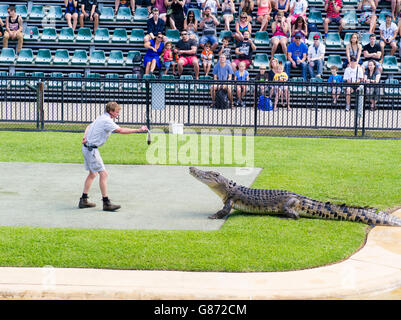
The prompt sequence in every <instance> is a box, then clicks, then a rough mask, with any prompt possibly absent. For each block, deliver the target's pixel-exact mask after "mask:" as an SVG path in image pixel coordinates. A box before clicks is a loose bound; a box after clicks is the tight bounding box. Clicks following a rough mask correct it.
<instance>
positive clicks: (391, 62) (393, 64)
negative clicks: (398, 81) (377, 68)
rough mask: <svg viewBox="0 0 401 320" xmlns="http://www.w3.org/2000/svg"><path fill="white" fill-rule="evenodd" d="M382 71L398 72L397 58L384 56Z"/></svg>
mask: <svg viewBox="0 0 401 320" xmlns="http://www.w3.org/2000/svg"><path fill="white" fill-rule="evenodd" d="M383 71H384V72H398V71H399V68H398V63H397V58H396V57H394V56H384V58H383Z"/></svg>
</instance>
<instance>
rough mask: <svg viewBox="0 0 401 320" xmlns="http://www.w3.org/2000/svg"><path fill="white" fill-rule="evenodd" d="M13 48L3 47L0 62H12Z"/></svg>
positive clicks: (13, 59)
mask: <svg viewBox="0 0 401 320" xmlns="http://www.w3.org/2000/svg"><path fill="white" fill-rule="evenodd" d="M14 61H15V50H14V48H3V49H2V50H1V54H0V63H7V64H14Z"/></svg>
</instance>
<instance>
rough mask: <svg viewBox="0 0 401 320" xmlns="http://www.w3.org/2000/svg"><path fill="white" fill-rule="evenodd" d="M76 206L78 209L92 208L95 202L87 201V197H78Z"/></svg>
mask: <svg viewBox="0 0 401 320" xmlns="http://www.w3.org/2000/svg"><path fill="white" fill-rule="evenodd" d="M78 207H79V208H80V209H83V208H93V207H96V203H92V202H89V201H88V198H80V199H79V204H78Z"/></svg>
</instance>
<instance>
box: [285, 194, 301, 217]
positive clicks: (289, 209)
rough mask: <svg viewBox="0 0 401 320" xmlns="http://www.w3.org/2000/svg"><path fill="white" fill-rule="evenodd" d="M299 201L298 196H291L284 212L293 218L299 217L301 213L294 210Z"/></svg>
mask: <svg viewBox="0 0 401 320" xmlns="http://www.w3.org/2000/svg"><path fill="white" fill-rule="evenodd" d="M298 203H299V200H298V199H297V198H290V199H288V200H287V201H286V203H285V204H284V207H283V210H284V214H285V215H286V216H287V217H288V218H291V219H295V220H297V219H299V218H300V217H299V213H298V212H296V211H295V210H294V208H295V207H296V205H297V204H298Z"/></svg>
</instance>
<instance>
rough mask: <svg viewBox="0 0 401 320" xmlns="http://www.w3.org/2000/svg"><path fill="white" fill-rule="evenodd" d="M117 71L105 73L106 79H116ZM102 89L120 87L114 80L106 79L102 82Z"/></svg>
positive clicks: (116, 88) (117, 88)
mask: <svg viewBox="0 0 401 320" xmlns="http://www.w3.org/2000/svg"><path fill="white" fill-rule="evenodd" d="M118 78H119V76H118V73H107V74H106V79H118ZM104 89H105V90H119V89H120V83H119V82H116V81H106V82H105V83H104Z"/></svg>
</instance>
